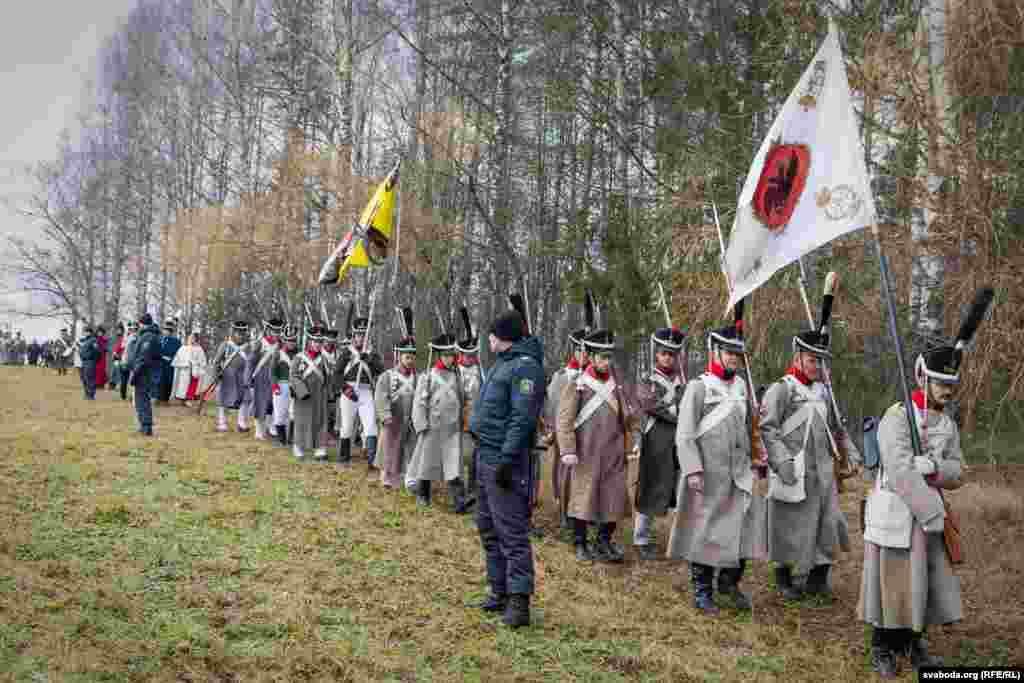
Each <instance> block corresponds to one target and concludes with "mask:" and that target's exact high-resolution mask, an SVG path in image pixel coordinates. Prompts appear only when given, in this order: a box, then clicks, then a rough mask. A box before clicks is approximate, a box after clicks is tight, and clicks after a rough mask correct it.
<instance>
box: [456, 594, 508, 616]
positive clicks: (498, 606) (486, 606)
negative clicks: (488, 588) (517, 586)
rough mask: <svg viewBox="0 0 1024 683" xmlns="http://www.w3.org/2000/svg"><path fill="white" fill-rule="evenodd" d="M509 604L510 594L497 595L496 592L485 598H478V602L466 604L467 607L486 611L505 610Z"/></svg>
mask: <svg viewBox="0 0 1024 683" xmlns="http://www.w3.org/2000/svg"><path fill="white" fill-rule="evenodd" d="M507 606H508V596H507V595H504V594H502V595H497V594H495V593H491V594H489V595H488V596H487V597H486V598H484V599H483V600H477V601H476V602H471V603H469V604H467V605H466V607H470V608H472V609H480V610H483V611H484V612H504V611H505V608H506V607H507Z"/></svg>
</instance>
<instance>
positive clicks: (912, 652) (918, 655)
mask: <svg viewBox="0 0 1024 683" xmlns="http://www.w3.org/2000/svg"><path fill="white" fill-rule="evenodd" d="M906 653H907V657H908V658H909V659H910V666H912V667H914V671H917V670H918V669H920V668H921V667H925V666H942V659H941V658H939V657H934V656H932V655H930V654H928V641H926V640H925V639H924V634H923V633H916V632H914V631H911V632H910V635H909V638H908V641H907V646H906Z"/></svg>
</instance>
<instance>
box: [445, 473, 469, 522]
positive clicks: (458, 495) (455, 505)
mask: <svg viewBox="0 0 1024 683" xmlns="http://www.w3.org/2000/svg"><path fill="white" fill-rule="evenodd" d="M448 494H449V496H450V497H451V501H452V510H453V511H454V512H455V514H457V515H464V514H466V512H468V507H467V506H466V487H465V486H464V485H463V483H462V480H461V479H452V480H451V481H449V482H448Z"/></svg>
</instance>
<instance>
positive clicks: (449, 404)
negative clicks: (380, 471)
mask: <svg viewBox="0 0 1024 683" xmlns="http://www.w3.org/2000/svg"><path fill="white" fill-rule="evenodd" d="M430 351H431V356H433V354H437V360H436V362H435V363H434V365H433V366H432V367H428V369H427V371H426V372H424V373H423V374H421V375H420V377H419V379H418V380H417V382H416V397H415V399H414V400H413V404H412V422H413V426H414V427H415V429H416V434H417V441H416V450H415V452H414V454H413V458H412V464H411V465H410V470H411V478H413V479H415V480H417V481H418V482H419V483H418V484H417V487H416V502H417V503H419V504H420V505H424V506H426V505H430V487H431V482H434V481H440V480H443V481H446V482H448V491H449V492H450V493H451V497H452V503H453V504H454V507H455V509H456V511H459V512H462V511H464V505H465V487H464V486H463V483H462V436H463V433H462V422H463V421H462V411H463V408H464V404H465V402H464V400H463V399H464V397H463V395H462V379H461V377H460V374H459V369H458V366H457V365H456V364H455V355H456V351H455V337H454V336H452V335H450V334H442V335H440V336H438V337H435V338H434V339H432V340H431V341H430Z"/></svg>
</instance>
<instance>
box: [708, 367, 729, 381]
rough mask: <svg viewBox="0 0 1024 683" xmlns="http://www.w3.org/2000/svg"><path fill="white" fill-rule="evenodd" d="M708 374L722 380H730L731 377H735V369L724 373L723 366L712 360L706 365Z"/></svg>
mask: <svg viewBox="0 0 1024 683" xmlns="http://www.w3.org/2000/svg"><path fill="white" fill-rule="evenodd" d="M708 374H711V375H714V376H715V377H717V378H718V379H720V380H722V381H723V382H731V381H733V379H735V378H736V372H735V371H733V372H730V373H728V375H726V370H725V368H724V367H723V366H721V365H719V364H718V363H715V362H712V363H711V364H710V365H708Z"/></svg>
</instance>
